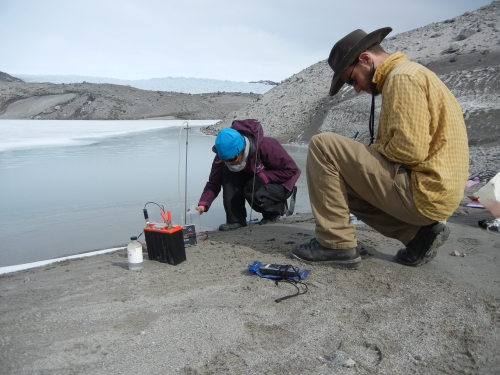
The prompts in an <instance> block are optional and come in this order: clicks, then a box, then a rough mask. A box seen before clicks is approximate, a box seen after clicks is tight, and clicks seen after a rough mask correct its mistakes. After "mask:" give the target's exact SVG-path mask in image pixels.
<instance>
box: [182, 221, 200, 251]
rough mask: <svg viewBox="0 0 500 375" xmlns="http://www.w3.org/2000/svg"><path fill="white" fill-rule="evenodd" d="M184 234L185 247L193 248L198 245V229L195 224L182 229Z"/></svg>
mask: <svg viewBox="0 0 500 375" xmlns="http://www.w3.org/2000/svg"><path fill="white" fill-rule="evenodd" d="M182 233H183V234H184V245H185V246H192V245H196V244H197V243H198V240H197V238H196V228H195V227H194V224H186V225H184V226H183V227H182Z"/></svg>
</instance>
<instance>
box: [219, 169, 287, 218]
mask: <svg viewBox="0 0 500 375" xmlns="http://www.w3.org/2000/svg"><path fill="white" fill-rule="evenodd" d="M252 191H253V192H254V194H253V206H252V208H253V209H254V210H255V211H257V212H260V213H261V214H262V216H263V218H269V217H272V216H276V215H283V214H284V212H285V207H286V206H285V204H286V200H287V198H288V197H290V195H291V194H292V192H291V191H288V189H286V188H285V187H284V186H283V185H281V184H265V183H264V182H263V181H262V179H261V178H260V177H259V176H258V175H255V185H254V175H253V174H250V173H245V172H231V171H230V170H229V169H228V168H227V167H226V166H224V172H223V177H222V198H223V200H224V209H225V210H226V222H227V223H236V222H243V221H246V217H247V210H246V208H245V200H246V201H247V202H248V204H250V205H252Z"/></svg>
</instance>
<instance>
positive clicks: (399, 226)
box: [292, 27, 469, 268]
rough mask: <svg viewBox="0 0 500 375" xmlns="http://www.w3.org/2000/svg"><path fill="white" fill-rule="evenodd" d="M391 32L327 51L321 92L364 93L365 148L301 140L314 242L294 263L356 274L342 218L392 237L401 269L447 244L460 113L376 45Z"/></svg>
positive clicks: (437, 88)
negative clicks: (367, 105) (325, 86)
mask: <svg viewBox="0 0 500 375" xmlns="http://www.w3.org/2000/svg"><path fill="white" fill-rule="evenodd" d="M391 30H392V29H391V28H389V27H386V28H382V29H379V30H376V31H374V32H372V33H370V34H367V33H365V32H364V31H363V30H360V29H358V30H355V31H353V32H351V33H350V34H348V35H347V36H345V37H344V38H342V39H341V40H340V41H339V42H337V43H336V44H335V45H334V47H333V49H332V51H331V53H330V56H329V58H328V64H329V65H330V67H331V68H332V70H333V71H334V75H333V79H332V84H331V88H330V95H331V96H333V95H335V94H336V93H337V92H338V91H339V90H340V88H341V87H342V86H343V85H344V83H345V84H347V85H350V86H352V87H353V88H354V90H355V91H356V92H357V93H359V92H360V91H365V92H367V93H369V94H371V95H372V110H371V116H370V126H369V130H370V136H371V142H370V145H371V147H367V146H365V145H363V144H361V143H359V142H356V141H353V140H350V139H347V138H344V137H342V136H340V135H337V134H333V133H322V134H319V135H316V136H314V137H313V138H312V139H311V140H310V142H309V150H308V156H307V169H306V173H307V183H308V187H309V197H310V200H311V206H312V211H313V214H314V217H315V219H316V229H315V232H316V238H315V239H313V240H311V241H310V242H309V243H306V244H303V245H299V246H297V247H296V248H295V249H294V250H292V256H293V257H295V258H297V259H301V260H305V261H309V262H316V263H324V264H330V265H333V266H338V267H344V268H357V267H358V266H359V265H360V263H361V258H360V256H359V254H358V250H357V249H356V246H357V242H356V233H355V232H356V230H355V227H354V225H353V223H352V222H350V221H349V212H351V213H352V214H353V215H355V216H356V217H357V218H359V219H360V220H362V221H363V222H365V223H366V224H367V225H369V226H370V227H372V228H373V229H375V230H377V231H378V232H380V233H381V234H383V235H385V236H387V237H391V238H395V239H398V240H400V241H401V242H402V243H403V244H404V245H405V246H406V247H405V248H403V249H401V250H399V251H398V253H397V254H396V257H395V260H396V261H397V262H399V263H402V264H404V265H407V266H419V265H421V264H424V263H426V262H429V261H430V260H432V259H433V258H434V257H435V256H436V252H437V249H438V248H439V246H441V245H442V244H443V243H444V242H445V241H446V239H447V238H448V235H449V233H450V231H449V228H448V227H447V226H446V224H445V223H444V221H445V220H446V219H447V218H448V217H449V216H451V214H452V213H453V212H454V211H455V209H456V208H457V207H458V205H459V203H460V201H461V200H462V198H463V192H464V188H465V183H466V181H467V178H468V164H469V154H468V144H467V133H466V128H465V123H464V119H463V116H462V111H461V110H460V106H459V104H458V102H457V100H456V99H455V97H454V96H453V94H452V93H451V92H450V91H449V90H448V88H447V87H446V86H445V85H444V83H443V82H442V81H440V80H439V79H438V77H437V76H436V75H435V74H434V73H432V72H431V71H430V70H428V69H427V68H425V67H424V66H422V65H419V64H417V63H414V62H410V61H408V59H407V58H406V56H405V55H403V54H402V53H399V52H396V53H394V54H392V55H388V54H387V53H386V52H385V51H384V50H383V49H382V47H381V46H380V44H379V43H380V42H381V41H382V40H383V39H384V38H385V37H386V36H387V34H389V32H391ZM378 94H381V96H382V108H381V113H380V120H379V125H378V131H377V136H376V139H375V140H374V138H375V137H374V100H375V96H376V95H378Z"/></svg>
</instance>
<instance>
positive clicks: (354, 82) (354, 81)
mask: <svg viewBox="0 0 500 375" xmlns="http://www.w3.org/2000/svg"><path fill="white" fill-rule="evenodd" d="M358 61H359V60H358ZM358 61H356V64H354V66H353V67H352V70H351V74H349V78H347V81H345V83H346V85H349V86H356V83H357V82H356V80H355V79H354V78H352V72H353V71H354V68H355V67H356V65H358Z"/></svg>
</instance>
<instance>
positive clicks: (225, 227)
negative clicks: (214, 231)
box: [219, 221, 247, 231]
mask: <svg viewBox="0 0 500 375" xmlns="http://www.w3.org/2000/svg"><path fill="white" fill-rule="evenodd" d="M246 226H247V222H246V221H237V222H236V223H225V224H221V225H220V226H219V230H223V231H226V230H234V229H238V228H241V227H246Z"/></svg>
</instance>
